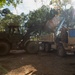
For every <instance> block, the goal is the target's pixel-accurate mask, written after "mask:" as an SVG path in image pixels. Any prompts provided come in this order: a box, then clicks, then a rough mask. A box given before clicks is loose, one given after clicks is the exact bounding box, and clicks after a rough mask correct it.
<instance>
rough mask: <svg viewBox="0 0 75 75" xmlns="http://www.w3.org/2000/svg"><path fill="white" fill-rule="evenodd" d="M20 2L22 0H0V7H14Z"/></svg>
mask: <svg viewBox="0 0 75 75" xmlns="http://www.w3.org/2000/svg"><path fill="white" fill-rule="evenodd" d="M20 3H22V0H0V7H3V6H4V5H8V6H9V5H11V4H12V5H13V6H14V7H16V6H17V4H20Z"/></svg>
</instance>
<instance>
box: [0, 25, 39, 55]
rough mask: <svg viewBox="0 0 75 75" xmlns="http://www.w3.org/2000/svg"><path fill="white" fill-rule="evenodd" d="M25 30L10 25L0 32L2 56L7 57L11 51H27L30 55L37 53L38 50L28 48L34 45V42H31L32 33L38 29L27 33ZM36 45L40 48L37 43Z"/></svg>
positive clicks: (32, 29) (29, 30) (33, 28)
mask: <svg viewBox="0 0 75 75" xmlns="http://www.w3.org/2000/svg"><path fill="white" fill-rule="evenodd" d="M24 28H25V27H22V26H18V25H9V26H7V27H5V29H4V30H3V31H1V32H0V55H6V54H8V53H9V52H10V50H25V51H26V52H28V53H37V51H38V48H37V49H33V50H32V51H30V50H31V49H29V48H28V45H30V44H33V42H30V33H31V32H32V31H34V30H35V29H36V28H35V27H32V28H30V29H28V30H27V32H25V29H24ZM34 43H35V42H34ZM35 45H36V47H38V46H37V43H35Z"/></svg>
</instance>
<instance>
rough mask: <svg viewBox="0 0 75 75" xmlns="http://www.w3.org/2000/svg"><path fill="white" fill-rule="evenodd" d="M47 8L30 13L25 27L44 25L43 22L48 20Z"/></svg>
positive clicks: (43, 7)
mask: <svg viewBox="0 0 75 75" xmlns="http://www.w3.org/2000/svg"><path fill="white" fill-rule="evenodd" d="M49 12H50V10H49V8H48V7H47V6H42V7H41V8H39V9H38V10H36V11H34V12H30V13H29V15H28V16H27V17H28V21H27V23H26V25H27V26H28V27H31V26H34V25H44V24H45V22H47V20H48V16H49Z"/></svg>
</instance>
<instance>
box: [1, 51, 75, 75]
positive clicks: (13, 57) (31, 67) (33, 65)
mask: <svg viewBox="0 0 75 75" xmlns="http://www.w3.org/2000/svg"><path fill="white" fill-rule="evenodd" d="M5 73H6V74H5ZM32 73H33V74H32ZM0 75H75V56H74V55H67V56H66V57H63V58H62V57H59V56H57V54H56V52H55V51H52V52H51V53H42V52H39V53H38V54H26V53H25V52H24V51H18V52H17V51H13V52H12V53H10V54H9V55H7V56H0Z"/></svg>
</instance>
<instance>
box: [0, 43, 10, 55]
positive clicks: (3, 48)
mask: <svg viewBox="0 0 75 75" xmlns="http://www.w3.org/2000/svg"><path fill="white" fill-rule="evenodd" d="M9 51H10V46H9V44H8V43H6V42H0V55H7V54H8V53H9Z"/></svg>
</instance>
